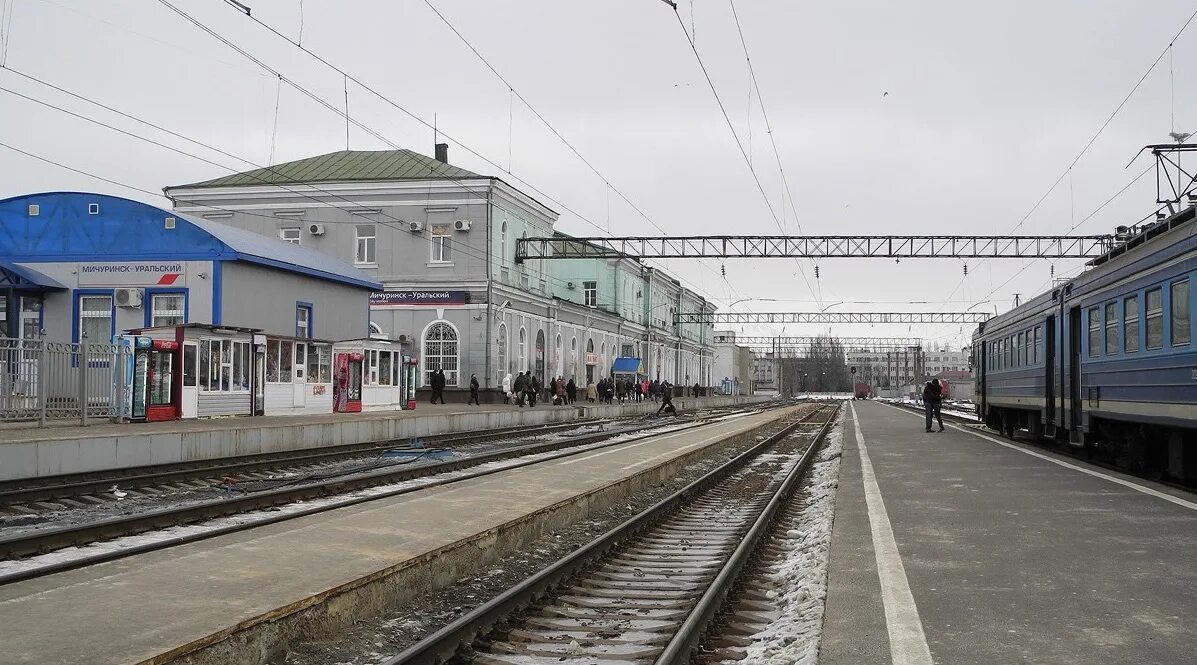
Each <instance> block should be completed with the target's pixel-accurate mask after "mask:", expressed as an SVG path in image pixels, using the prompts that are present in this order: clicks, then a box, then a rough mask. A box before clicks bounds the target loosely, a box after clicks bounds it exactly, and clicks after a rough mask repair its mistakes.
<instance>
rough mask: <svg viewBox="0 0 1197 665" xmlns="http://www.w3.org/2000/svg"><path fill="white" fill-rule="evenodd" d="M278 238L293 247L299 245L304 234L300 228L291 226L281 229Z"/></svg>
mask: <svg viewBox="0 0 1197 665" xmlns="http://www.w3.org/2000/svg"><path fill="white" fill-rule="evenodd" d="M278 237H279V239H280V240H285V241H287V242H289V243H291V244H292V245H298V244H299V241H300V238H302V234H301V233H300V232H299V227H298V226H289V227H286V228H281V229H279V230H278Z"/></svg>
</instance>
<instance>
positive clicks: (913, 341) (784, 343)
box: [714, 333, 923, 351]
mask: <svg viewBox="0 0 1197 665" xmlns="http://www.w3.org/2000/svg"><path fill="white" fill-rule="evenodd" d="M714 341H715V343H716V344H740V345H742V346H751V347H786V348H794V347H809V346H815V345H819V344H826V343H829V342H834V343H835V344H838V345H840V346H841V347H843V348H844V349H845V350H849V351H853V350H857V349H862V348H867V349H881V350H884V349H906V348H910V347H912V346H917V347H921V346H922V345H923V340H922V338H921V337H837V336H834V335H832V336H823V337H803V336H793V335H774V336H771V337H770V336H764V335H728V334H722V335H721V334H718V333H717V334H716V335H715V337H714Z"/></svg>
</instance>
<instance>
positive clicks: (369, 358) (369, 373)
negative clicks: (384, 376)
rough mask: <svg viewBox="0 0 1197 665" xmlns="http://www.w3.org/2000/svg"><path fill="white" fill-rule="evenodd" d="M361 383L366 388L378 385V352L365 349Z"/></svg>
mask: <svg viewBox="0 0 1197 665" xmlns="http://www.w3.org/2000/svg"><path fill="white" fill-rule="evenodd" d="M362 383H364V384H366V385H367V386H373V385H377V384H378V350H377V349H366V371H365V372H363V373H362Z"/></svg>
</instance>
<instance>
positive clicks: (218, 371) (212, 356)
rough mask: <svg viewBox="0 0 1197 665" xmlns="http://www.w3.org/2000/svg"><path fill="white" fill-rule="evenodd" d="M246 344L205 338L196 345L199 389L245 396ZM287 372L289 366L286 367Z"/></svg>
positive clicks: (246, 382) (248, 373) (247, 383)
mask: <svg viewBox="0 0 1197 665" xmlns="http://www.w3.org/2000/svg"><path fill="white" fill-rule="evenodd" d="M249 350H250V344H249V342H240V341H237V340H231V339H206V340H201V341H200V345H199V353H200V357H199V387H200V390H203V391H205V392H224V393H248V392H249V377H250V376H251V375H252V373H253V372H252V369H251V366H250V362H249ZM288 372H290V366H289V365H288Z"/></svg>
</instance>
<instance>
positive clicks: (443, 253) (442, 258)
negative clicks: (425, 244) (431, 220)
mask: <svg viewBox="0 0 1197 665" xmlns="http://www.w3.org/2000/svg"><path fill="white" fill-rule="evenodd" d="M431 252H432V256H431V260H432V262H433V263H450V262H452V261H453V225H452V224H433V225H432V246H431Z"/></svg>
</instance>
